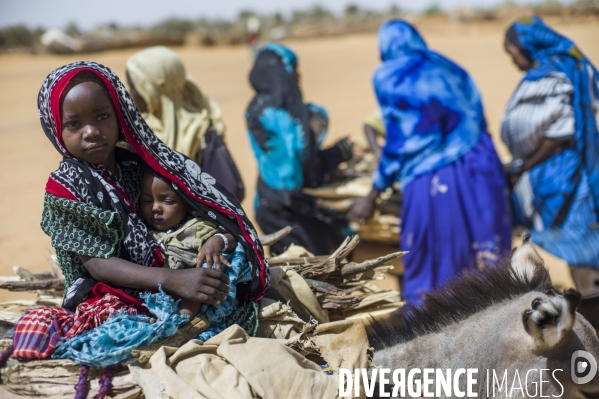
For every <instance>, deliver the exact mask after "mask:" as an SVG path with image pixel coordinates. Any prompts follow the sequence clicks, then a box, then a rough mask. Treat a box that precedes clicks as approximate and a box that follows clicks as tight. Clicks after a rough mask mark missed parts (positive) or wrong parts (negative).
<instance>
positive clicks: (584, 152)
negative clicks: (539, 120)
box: [508, 16, 599, 212]
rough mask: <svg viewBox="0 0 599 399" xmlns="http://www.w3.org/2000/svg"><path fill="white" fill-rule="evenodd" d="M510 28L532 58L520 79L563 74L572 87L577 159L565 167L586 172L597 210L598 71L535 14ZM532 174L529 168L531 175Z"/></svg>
mask: <svg viewBox="0 0 599 399" xmlns="http://www.w3.org/2000/svg"><path fill="white" fill-rule="evenodd" d="M510 29H513V30H515V32H516V37H517V40H518V41H519V43H515V44H516V45H519V46H521V47H522V48H524V49H525V50H526V52H527V53H528V55H529V56H530V58H531V59H532V61H533V66H532V68H531V69H530V70H528V71H527V72H526V75H525V76H524V78H523V80H538V79H541V78H543V77H546V76H548V75H552V74H563V75H565V76H566V77H567V78H568V80H569V81H570V83H571V84H572V86H574V94H573V95H572V108H573V109H574V115H575V118H576V125H575V130H576V131H575V134H574V138H575V140H576V152H577V153H578V154H580V158H579V160H578V161H577V162H576V163H575V164H574V163H571V162H570V164H569V165H568V168H577V170H579V171H580V170H582V171H584V172H585V173H586V174H587V175H588V177H589V185H590V187H591V191H592V195H593V197H594V198H593V199H594V203H595V206H596V208H598V209H599V118H598V115H599V73H598V72H597V69H596V68H595V67H594V66H593V64H591V63H590V62H589V60H588V59H587V58H586V57H585V56H584V55H583V54H582V52H581V51H580V50H579V49H578V47H576V44H574V42H572V41H571V40H570V39H568V38H566V37H564V36H562V35H560V34H559V33H557V32H555V31H554V30H553V29H551V28H550V27H549V26H547V25H545V23H544V22H543V21H542V20H541V19H540V18H539V17H536V16H533V17H526V18H521V19H520V20H518V21H516V22H515V23H514V24H513V25H512V27H511V28H510ZM508 40H510V38H509V36H508ZM559 168H561V170H560V171H556V173H567V171H566V170H564V168H565V167H562V166H559ZM537 172H538V173H547V172H548V171H543V170H538V171H537ZM534 173H535V170H534V169H533V170H532V171H531V174H534ZM572 173H574V171H572ZM576 174H579V173H578V172H577V173H576ZM533 177H534V176H533ZM570 195H574V193H573V192H572V193H570ZM556 212H557V211H556Z"/></svg>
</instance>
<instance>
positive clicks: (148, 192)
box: [141, 173, 189, 231]
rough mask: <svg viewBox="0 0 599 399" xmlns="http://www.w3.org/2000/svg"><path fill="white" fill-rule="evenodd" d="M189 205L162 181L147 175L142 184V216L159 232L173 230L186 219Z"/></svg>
mask: <svg viewBox="0 0 599 399" xmlns="http://www.w3.org/2000/svg"><path fill="white" fill-rule="evenodd" d="M188 210H189V205H187V203H186V202H185V200H183V198H181V197H180V196H179V195H178V194H177V193H176V192H175V190H174V189H173V188H172V187H171V186H170V185H169V184H168V183H166V182H164V181H162V180H161V179H159V178H157V177H155V176H153V175H151V174H150V173H146V174H145V175H144V177H143V180H142V183H141V216H142V217H143V219H144V221H145V222H146V223H147V224H149V225H150V226H152V227H153V228H154V229H155V230H158V231H167V230H169V229H172V228H173V227H175V226H176V225H178V224H179V223H181V221H182V220H183V218H185V215H186V214H187V211H188Z"/></svg>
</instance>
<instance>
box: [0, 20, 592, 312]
mask: <svg viewBox="0 0 599 399" xmlns="http://www.w3.org/2000/svg"><path fill="white" fill-rule="evenodd" d="M550 22H552V21H550ZM416 25H417V26H418V27H419V28H420V29H421V31H422V33H423V35H424V37H425V38H426V40H427V41H428V43H429V45H430V47H431V48H433V49H435V50H438V51H439V52H441V53H443V54H445V55H447V56H448V57H450V58H452V59H453V60H455V61H456V62H457V63H459V64H460V65H462V66H463V67H465V69H466V70H468V71H469V72H470V73H471V75H472V76H473V78H474V79H475V81H476V82H477V84H478V85H479V87H480V89H481V91H482V94H483V100H484V104H485V107H486V114H487V119H488V122H489V128H490V131H491V134H492V135H493V138H494V140H495V144H496V146H497V150H498V152H499V155H500V156H505V155H507V151H506V150H505V147H504V146H503V144H502V143H501V142H500V139H499V134H498V132H499V126H500V121H501V115H502V112H503V109H504V107H505V104H506V103H507V101H508V99H509V96H510V95H511V93H512V91H513V90H514V88H515V87H516V85H517V84H518V81H519V78H520V76H521V73H520V72H519V71H518V70H517V69H516V68H515V67H514V66H513V65H512V63H511V61H510V59H509V58H508V56H507V55H506V54H505V53H504V50H503V32H504V30H505V28H506V26H507V25H503V24H499V23H484V24H467V25H453V24H450V23H447V22H440V21H427V22H424V23H418V22H416ZM552 25H553V26H554V27H555V28H556V29H557V30H559V31H560V32H562V33H563V34H565V35H567V36H568V37H570V38H571V39H573V40H574V41H575V42H576V43H577V44H578V45H579V47H580V48H581V49H582V51H583V52H584V53H585V54H586V55H587V56H588V57H589V58H590V59H591V60H592V61H593V62H594V63H595V65H599V23H597V22H595V23H593V22H586V23H572V22H570V23H565V22H560V21H553V23H552ZM286 44H288V45H289V46H291V47H292V48H293V49H294V50H295V51H296V52H297V54H298V56H299V60H300V64H299V67H300V73H301V86H302V88H303V92H304V97H305V100H307V101H311V102H316V103H319V104H322V105H324V106H325V107H326V108H327V109H328V111H329V113H330V117H331V125H330V129H329V131H330V133H329V136H328V138H327V143H333V142H334V141H335V140H337V139H339V138H341V137H343V136H346V135H350V136H351V137H352V138H354V139H355V140H361V141H363V138H362V122H363V120H364V118H365V117H366V116H367V115H368V114H369V113H370V112H371V111H372V110H374V109H375V107H376V101H375V98H374V94H373V90H372V86H371V76H372V73H373V71H374V69H375V68H376V66H377V65H378V64H379V59H378V51H377V42H376V35H375V34H364V35H354V36H341V37H333V38H320V39H310V40H303V41H289V42H287V43H286ZM175 50H176V51H178V52H179V53H180V54H181V56H182V58H183V60H184V62H185V65H186V68H187V72H188V74H190V75H192V76H193V77H194V78H195V79H196V80H197V81H198V82H199V83H200V85H201V87H202V88H203V89H204V91H205V92H206V93H208V94H209V95H210V96H211V97H212V98H214V100H216V101H217V102H218V103H219V104H220V106H221V108H222V111H223V114H224V118H225V121H226V123H227V133H226V141H227V143H228V146H229V148H230V150H231V152H232V154H233V157H234V158H235V160H236V162H237V164H238V167H239V169H240V171H241V174H242V177H243V179H244V182H245V184H246V199H245V201H244V204H243V205H244V208H245V209H246V210H247V212H248V214H250V215H252V202H253V197H254V186H255V181H256V175H257V174H256V164H255V161H254V157H253V155H252V151H251V148H250V145H249V140H248V136H247V133H246V127H245V120H244V112H245V108H246V106H247V104H248V102H249V101H250V99H251V97H252V90H251V87H250V86H249V83H248V78H247V77H248V73H249V70H250V68H251V62H252V59H251V55H250V51H249V50H248V49H247V48H245V47H241V46H237V47H218V48H203V47H196V46H186V47H180V48H175ZM134 52H135V50H122V51H112V52H105V53H97V54H86V55H71V56H56V55H29V54H7V55H0V88H1V90H0V115H1V118H0V193H1V194H0V198H1V200H0V220H1V221H2V223H1V224H0V225H1V226H2V228H1V229H0V275H8V274H12V270H11V268H12V266H14V265H20V266H22V267H25V268H28V269H29V270H32V271H37V270H44V269H47V268H48V267H49V266H48V262H47V258H48V257H49V255H50V253H51V252H50V251H51V244H50V240H49V238H48V237H47V236H46V235H45V234H44V233H43V232H42V231H41V229H40V227H39V222H40V217H41V211H42V202H43V195H44V187H45V183H46V180H47V178H48V174H49V173H50V172H52V171H53V170H54V169H55V168H56V167H57V165H58V163H59V161H60V156H59V155H58V152H57V151H56V150H55V149H54V148H53V146H52V145H51V144H50V142H49V141H48V139H47V138H46V137H45V136H44V134H43V131H42V129H41V127H40V124H39V119H38V114H37V94H38V90H39V88H40V85H41V83H42V81H43V80H44V78H45V77H46V75H47V74H48V73H49V72H51V71H52V70H53V69H54V68H56V67H58V66H61V65H63V64H66V63H69V62H72V61H77V60H81V59H87V60H93V61H96V62H99V63H102V64H104V65H107V66H109V67H110V68H112V69H113V70H114V71H115V72H116V73H117V74H119V76H121V77H124V71H125V62H126V60H127V58H128V57H129V56H130V55H131V54H133V53H134ZM557 263H558V264H559V262H557ZM26 296H27V294H10V293H7V292H4V291H0V300H6V299H9V298H10V299H15V298H19V297H26Z"/></svg>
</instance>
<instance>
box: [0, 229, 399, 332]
mask: <svg viewBox="0 0 599 399" xmlns="http://www.w3.org/2000/svg"><path fill="white" fill-rule="evenodd" d="M290 231H291V228H289V227H287V228H285V229H282V230H280V231H278V232H276V233H273V234H269V235H265V236H261V237H260V241H261V242H262V243H263V244H264V245H266V246H268V245H270V244H273V243H275V242H277V241H278V240H280V239H281V238H283V237H284V236H286V235H287V234H289V232H290ZM359 242H360V238H359V237H358V236H354V237H353V238H351V239H350V238H347V239H346V240H345V241H344V242H343V243H342V244H341V246H340V247H339V248H338V249H337V250H336V251H335V252H333V253H332V254H331V255H327V256H313V255H312V254H310V253H309V252H307V251H306V250H305V249H303V248H302V247H298V246H292V248H290V249H289V250H288V251H286V252H284V253H283V254H281V255H279V256H277V257H273V258H269V259H268V264H269V266H270V267H271V268H275V267H282V266H285V267H287V268H290V269H292V270H294V271H295V272H297V273H298V274H299V275H300V276H301V277H303V278H304V280H305V281H306V282H307V283H308V286H309V287H310V289H311V290H312V292H313V293H314V295H315V296H316V298H317V299H318V302H319V303H320V305H321V307H322V308H323V309H326V310H327V311H328V313H329V315H330V317H331V319H332V320H339V319H344V318H347V317H349V316H352V315H355V314H357V313H369V312H371V311H380V310H384V309H393V308H396V307H397V306H398V305H399V298H398V295H397V292H395V291H384V293H385V294H386V295H382V296H381V293H380V292H379V290H377V288H376V287H374V286H372V285H371V284H369V282H370V281H372V280H381V279H383V278H384V273H385V272H387V271H388V270H389V269H391V268H393V266H386V264H387V263H388V262H390V261H392V260H394V259H397V258H399V257H401V256H403V255H404V254H405V252H394V253H391V254H388V255H385V256H381V257H379V258H376V259H370V260H367V261H364V262H360V263H356V262H351V261H349V260H348V259H347V258H348V256H349V255H350V253H351V252H352V251H353V250H354V249H355V248H356V246H357V245H358V243H359ZM298 249H299V252H298ZM290 255H291V256H290ZM50 264H51V269H52V270H51V271H43V272H30V271H28V270H27V269H24V268H22V267H19V266H15V267H14V268H13V270H14V272H15V274H16V276H0V289H4V290H8V291H20V292H23V291H28V292H33V293H36V294H37V295H38V299H37V300H35V301H32V300H28V301H10V302H5V303H0V331H1V329H2V323H5V324H6V323H14V322H15V321H16V320H17V319H18V317H19V316H20V314H21V313H22V311H23V310H24V309H25V308H27V307H35V306H43V305H58V306H59V305H60V302H61V298H62V296H63V288H64V277H63V276H62V273H61V272H60V267H59V266H58V264H57V263H56V261H55V259H54V258H52V259H51V260H50ZM373 298H379V299H377V300H373ZM366 304H368V305H367V306H365V305H366Z"/></svg>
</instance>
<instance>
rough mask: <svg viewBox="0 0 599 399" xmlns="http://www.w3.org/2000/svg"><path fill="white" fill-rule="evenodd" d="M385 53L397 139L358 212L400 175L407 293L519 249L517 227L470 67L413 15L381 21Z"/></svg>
mask: <svg viewBox="0 0 599 399" xmlns="http://www.w3.org/2000/svg"><path fill="white" fill-rule="evenodd" d="M379 43H380V51H381V59H382V61H383V63H382V64H381V65H380V66H379V67H378V69H377V70H376V72H375V74H374V79H373V81H374V82H373V83H374V89H375V92H376V96H377V99H378V101H379V105H380V107H381V109H382V112H383V117H384V120H385V129H386V133H387V140H386V144H385V147H384V148H383V150H382V155H381V157H380V159H379V166H378V169H377V170H376V171H375V173H374V176H373V186H374V187H373V190H372V192H371V194H370V195H369V196H367V197H364V198H361V199H359V200H357V201H356V203H355V204H354V206H353V208H352V210H351V212H350V217H351V218H352V219H354V220H361V219H366V218H369V217H371V216H372V214H373V211H374V204H375V200H376V199H377V197H378V195H379V193H380V192H381V191H384V190H385V189H387V188H388V187H390V186H391V185H392V184H393V183H394V182H396V181H398V182H399V183H400V185H401V189H402V191H403V194H404V204H403V208H402V212H401V221H402V229H401V230H402V231H401V248H402V249H403V250H406V251H409V254H407V255H406V256H405V257H404V258H403V259H404V268H405V271H404V286H403V297H404V298H405V299H407V300H408V301H412V302H415V301H418V300H419V298H420V296H421V295H422V294H423V293H424V292H426V291H429V290H431V289H433V288H435V287H438V286H440V285H442V284H443V283H445V282H446V281H447V280H448V279H450V278H452V277H454V276H456V275H458V274H459V273H460V272H461V271H462V270H464V269H468V268H475V267H477V266H478V267H482V266H485V265H489V264H491V265H493V264H496V263H497V262H498V261H499V260H500V259H501V258H502V257H504V256H507V255H509V250H510V245H511V232H510V224H509V217H508V208H507V207H508V203H507V197H506V184H505V177H504V172H503V167H502V165H501V163H500V162H499V159H498V157H497V154H496V152H495V149H494V147H493V143H492V141H491V137H490V136H489V134H488V133H487V124H486V122H485V117H484V114H483V106H482V103H481V98H480V94H479V92H478V89H477V88H476V85H475V84H474V82H473V81H472V79H471V78H470V76H469V75H468V74H467V73H466V71H464V70H463V69H462V68H460V67H459V66H457V65H456V64H454V63H453V62H452V61H450V60H448V59H447V58H445V57H443V56H442V55H440V54H438V53H436V52H433V51H431V50H429V49H428V48H427V46H426V44H425V42H424V40H423V39H422V37H421V36H420V35H419V34H418V32H417V31H416V29H415V28H414V27H412V26H411V25H410V24H408V23H407V22H404V21H400V20H394V21H390V22H388V23H386V24H385V25H383V26H382V27H381V29H380V31H379Z"/></svg>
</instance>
